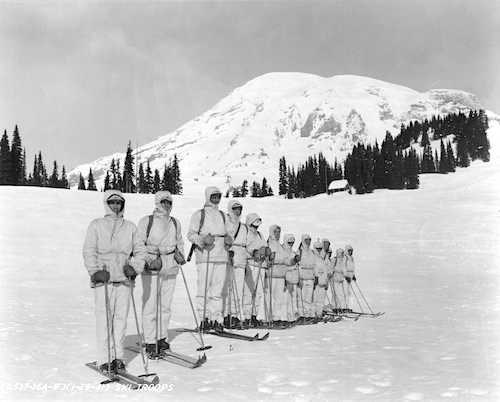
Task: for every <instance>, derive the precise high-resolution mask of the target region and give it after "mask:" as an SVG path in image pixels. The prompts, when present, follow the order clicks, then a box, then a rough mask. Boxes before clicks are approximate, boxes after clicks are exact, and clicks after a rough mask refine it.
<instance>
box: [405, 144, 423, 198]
mask: <svg viewBox="0 0 500 402" xmlns="http://www.w3.org/2000/svg"><path fill="white" fill-rule="evenodd" d="M418 170H419V167H418V156H417V151H415V150H414V149H410V152H409V153H408V160H407V163H406V164H405V173H406V174H405V175H406V188H407V189H408V190H414V189H417V188H418V186H419V184H420V181H419V178H418Z"/></svg>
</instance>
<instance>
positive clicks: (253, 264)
mask: <svg viewBox="0 0 500 402" xmlns="http://www.w3.org/2000/svg"><path fill="white" fill-rule="evenodd" d="M257 219H260V218H259V216H258V215H257V214H254V213H252V214H248V216H247V217H246V225H247V228H248V237H247V251H248V252H249V255H250V256H251V255H252V254H253V251H254V250H258V249H260V248H261V247H267V243H266V241H265V240H264V238H263V237H262V235H261V234H260V232H259V231H258V230H257V229H255V228H254V227H252V226H251V224H252V223H253V222H255V221H256V220H257ZM265 270H266V266H265V263H263V262H261V261H255V260H254V259H253V258H249V260H248V267H247V272H246V275H245V277H246V280H245V284H246V286H245V290H244V292H245V295H244V300H243V304H244V309H243V310H244V314H245V318H250V317H251V316H253V315H255V316H256V317H257V319H258V320H266V319H267V317H266V311H265V310H266V307H267V306H265V305H264V287H263V285H264V278H265Z"/></svg>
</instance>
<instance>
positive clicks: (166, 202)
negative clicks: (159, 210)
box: [160, 199, 172, 212]
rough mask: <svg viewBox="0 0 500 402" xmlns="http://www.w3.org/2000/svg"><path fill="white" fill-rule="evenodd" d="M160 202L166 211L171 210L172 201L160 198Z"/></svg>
mask: <svg viewBox="0 0 500 402" xmlns="http://www.w3.org/2000/svg"><path fill="white" fill-rule="evenodd" d="M160 204H161V206H162V207H163V209H164V210H165V211H166V212H170V211H171V210H172V201H170V200H167V199H164V200H161V202H160Z"/></svg>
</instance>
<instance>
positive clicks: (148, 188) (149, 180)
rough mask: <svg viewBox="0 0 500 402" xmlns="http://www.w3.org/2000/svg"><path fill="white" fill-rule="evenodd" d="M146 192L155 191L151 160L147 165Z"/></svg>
mask: <svg viewBox="0 0 500 402" xmlns="http://www.w3.org/2000/svg"><path fill="white" fill-rule="evenodd" d="M144 187H145V188H144V190H145V191H144V192H145V193H146V194H150V193H151V192H153V174H152V173H151V166H149V161H148V163H147V165H146V175H145V177H144Z"/></svg>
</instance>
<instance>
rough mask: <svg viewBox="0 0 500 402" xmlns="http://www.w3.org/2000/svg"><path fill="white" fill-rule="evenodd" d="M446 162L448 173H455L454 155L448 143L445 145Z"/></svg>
mask: <svg viewBox="0 0 500 402" xmlns="http://www.w3.org/2000/svg"><path fill="white" fill-rule="evenodd" d="M446 160H447V161H448V169H447V170H448V172H455V154H454V153H453V147H452V146H451V142H450V141H448V143H447V144H446Z"/></svg>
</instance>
